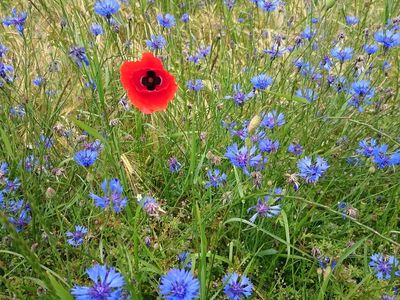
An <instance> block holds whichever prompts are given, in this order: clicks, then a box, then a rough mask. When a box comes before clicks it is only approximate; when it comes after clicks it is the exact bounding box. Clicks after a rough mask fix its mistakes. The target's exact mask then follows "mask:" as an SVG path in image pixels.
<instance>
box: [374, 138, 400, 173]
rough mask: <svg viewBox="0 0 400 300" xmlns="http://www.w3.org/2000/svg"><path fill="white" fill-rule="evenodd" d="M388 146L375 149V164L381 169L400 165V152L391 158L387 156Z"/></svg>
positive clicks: (384, 145)
mask: <svg viewBox="0 0 400 300" xmlns="http://www.w3.org/2000/svg"><path fill="white" fill-rule="evenodd" d="M387 150H388V145H386V144H383V145H379V146H375V147H374V151H373V157H374V162H375V163H376V164H377V166H378V168H379V169H383V168H386V167H389V166H396V165H399V164H400V152H395V153H393V154H392V155H391V156H389V155H387V154H386V152H387Z"/></svg>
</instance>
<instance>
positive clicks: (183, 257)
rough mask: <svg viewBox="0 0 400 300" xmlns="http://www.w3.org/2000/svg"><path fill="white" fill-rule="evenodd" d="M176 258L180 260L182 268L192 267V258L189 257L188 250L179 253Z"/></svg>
mask: <svg viewBox="0 0 400 300" xmlns="http://www.w3.org/2000/svg"><path fill="white" fill-rule="evenodd" d="M178 259H179V261H180V262H181V264H182V267H183V268H186V269H190V268H192V258H191V257H190V253H189V252H188V251H183V252H181V253H179V254H178Z"/></svg>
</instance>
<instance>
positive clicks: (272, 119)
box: [260, 110, 285, 129]
mask: <svg viewBox="0 0 400 300" xmlns="http://www.w3.org/2000/svg"><path fill="white" fill-rule="evenodd" d="M261 117H262V118H263V119H262V121H261V124H260V127H268V128H269V129H274V128H275V127H277V126H279V127H281V126H283V125H284V124H285V115H284V114H283V113H279V114H278V113H277V112H276V110H273V111H272V112H268V113H267V114H266V115H265V114H264V113H262V114H261Z"/></svg>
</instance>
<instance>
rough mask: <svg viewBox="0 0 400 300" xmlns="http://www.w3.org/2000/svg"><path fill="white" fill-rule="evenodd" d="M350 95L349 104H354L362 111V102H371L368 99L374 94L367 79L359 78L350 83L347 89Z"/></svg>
mask: <svg viewBox="0 0 400 300" xmlns="http://www.w3.org/2000/svg"><path fill="white" fill-rule="evenodd" d="M349 93H350V95H351V96H352V97H351V99H350V101H349V105H351V106H355V107H357V108H358V110H359V111H363V109H362V107H361V105H362V104H371V101H370V99H371V98H372V97H374V96H375V89H374V88H373V87H370V82H369V81H368V80H359V81H356V82H353V83H352V84H351V89H350V91H349Z"/></svg>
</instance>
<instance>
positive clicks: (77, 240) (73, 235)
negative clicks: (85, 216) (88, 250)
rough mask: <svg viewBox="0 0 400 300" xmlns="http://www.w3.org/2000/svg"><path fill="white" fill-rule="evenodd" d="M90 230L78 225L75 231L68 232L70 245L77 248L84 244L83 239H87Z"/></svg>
mask: <svg viewBox="0 0 400 300" xmlns="http://www.w3.org/2000/svg"><path fill="white" fill-rule="evenodd" d="M87 232H88V230H87V228H86V227H83V226H80V225H76V226H75V231H73V232H71V231H68V232H67V233H66V234H65V235H66V236H67V238H68V240H67V242H68V244H70V245H71V246H74V247H77V246H80V245H82V244H83V239H84V238H85V236H86V234H87Z"/></svg>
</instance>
